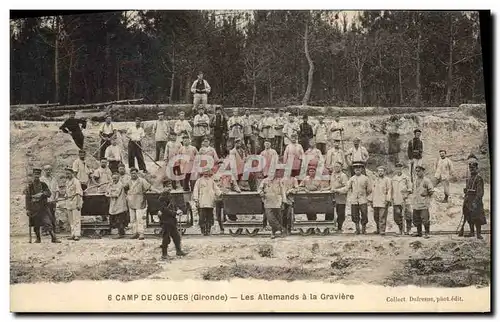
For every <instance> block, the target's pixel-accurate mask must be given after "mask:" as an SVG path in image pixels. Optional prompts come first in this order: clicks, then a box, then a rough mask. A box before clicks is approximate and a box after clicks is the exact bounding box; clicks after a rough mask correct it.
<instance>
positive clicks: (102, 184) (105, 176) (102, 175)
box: [93, 159, 113, 192]
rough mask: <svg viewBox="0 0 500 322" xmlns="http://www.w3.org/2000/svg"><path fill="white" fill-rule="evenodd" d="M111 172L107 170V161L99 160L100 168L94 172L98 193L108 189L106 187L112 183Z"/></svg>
mask: <svg viewBox="0 0 500 322" xmlns="http://www.w3.org/2000/svg"><path fill="white" fill-rule="evenodd" d="M111 176H112V173H111V170H110V169H109V168H108V161H107V160H106V159H102V160H101V164H100V167H99V168H97V169H95V170H94V174H93V177H94V180H95V182H96V183H97V184H98V185H99V187H98V191H99V192H104V191H106V190H107V189H108V187H107V185H108V184H110V183H111V182H112V181H113V178H112V177H111Z"/></svg>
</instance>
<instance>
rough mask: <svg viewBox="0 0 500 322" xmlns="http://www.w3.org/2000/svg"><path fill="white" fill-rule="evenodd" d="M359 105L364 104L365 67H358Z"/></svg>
mask: <svg viewBox="0 0 500 322" xmlns="http://www.w3.org/2000/svg"><path fill="white" fill-rule="evenodd" d="M358 91H359V106H363V68H362V67H361V68H359V69H358Z"/></svg>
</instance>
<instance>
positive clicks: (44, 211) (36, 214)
mask: <svg viewBox="0 0 500 322" xmlns="http://www.w3.org/2000/svg"><path fill="white" fill-rule="evenodd" d="M41 173H42V170H41V169H39V168H34V169H33V180H32V182H30V183H29V184H28V187H27V188H26V190H25V197H26V199H25V202H26V205H25V206H26V214H27V215H28V217H29V226H30V229H31V227H34V231H35V234H36V241H35V243H41V242H42V237H41V233H40V228H41V227H46V229H47V231H48V233H49V234H50V236H51V237H52V242H53V243H60V241H59V240H58V239H57V238H56V235H55V231H54V228H55V227H54V226H53V224H52V216H51V214H50V210H49V208H48V206H47V198H49V197H50V196H51V192H50V189H49V187H48V185H47V184H46V183H45V182H42V181H40V175H41Z"/></svg>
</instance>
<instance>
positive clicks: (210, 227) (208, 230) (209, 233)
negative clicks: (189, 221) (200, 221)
mask: <svg viewBox="0 0 500 322" xmlns="http://www.w3.org/2000/svg"><path fill="white" fill-rule="evenodd" d="M205 232H206V233H207V236H210V235H211V234H212V226H211V225H210V223H207V225H206V227H205Z"/></svg>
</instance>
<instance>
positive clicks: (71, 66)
mask: <svg viewBox="0 0 500 322" xmlns="http://www.w3.org/2000/svg"><path fill="white" fill-rule="evenodd" d="M74 54H75V53H74V52H73V45H71V54H70V55H69V67H68V93H67V95H66V96H67V101H66V103H67V104H71V87H72V83H71V82H72V76H73V56H74Z"/></svg>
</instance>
